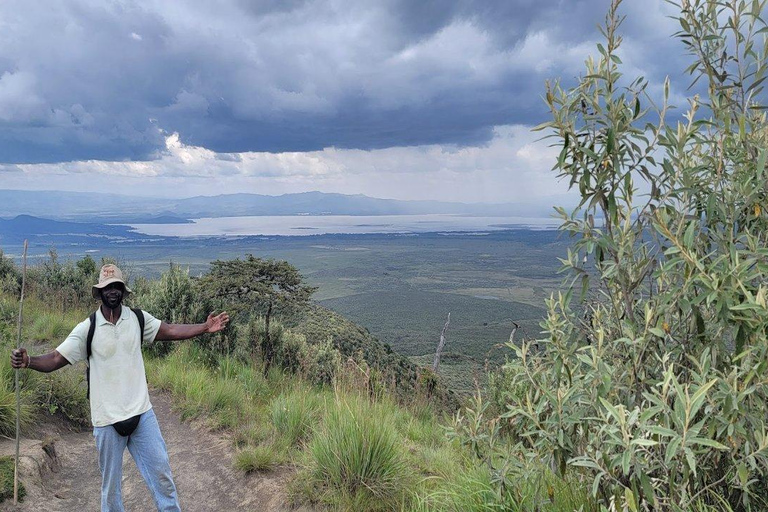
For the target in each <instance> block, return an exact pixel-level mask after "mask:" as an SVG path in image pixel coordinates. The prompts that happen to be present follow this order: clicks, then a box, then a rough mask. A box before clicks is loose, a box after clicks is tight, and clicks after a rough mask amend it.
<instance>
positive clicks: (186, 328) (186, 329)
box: [155, 311, 229, 341]
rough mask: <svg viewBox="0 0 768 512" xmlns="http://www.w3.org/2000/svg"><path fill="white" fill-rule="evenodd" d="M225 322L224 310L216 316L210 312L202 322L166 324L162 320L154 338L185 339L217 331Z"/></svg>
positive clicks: (167, 339) (226, 315)
mask: <svg viewBox="0 0 768 512" xmlns="http://www.w3.org/2000/svg"><path fill="white" fill-rule="evenodd" d="M227 323H229V315H228V314H227V313H226V311H225V312H224V313H220V314H218V315H216V316H214V315H213V313H211V314H210V315H208V319H207V320H206V321H205V323H202V324H167V323H165V322H162V323H161V324H160V329H159V330H158V331H157V336H155V339H156V340H160V341H177V340H186V339H189V338H194V337H195V336H200V335H201V334H205V333H213V332H219V331H220V330H222V329H223V328H225V327H226V326H227Z"/></svg>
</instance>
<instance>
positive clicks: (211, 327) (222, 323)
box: [205, 311, 229, 333]
mask: <svg viewBox="0 0 768 512" xmlns="http://www.w3.org/2000/svg"><path fill="white" fill-rule="evenodd" d="M228 323H229V315H228V314H227V312H226V311H224V312H222V313H220V314H218V315H216V316H213V313H211V314H210V315H208V319H207V320H206V321H205V332H208V333H213V332H219V331H220V330H222V329H224V328H225V327H226V326H227V324H228Z"/></svg>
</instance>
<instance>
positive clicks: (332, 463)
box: [309, 397, 409, 510]
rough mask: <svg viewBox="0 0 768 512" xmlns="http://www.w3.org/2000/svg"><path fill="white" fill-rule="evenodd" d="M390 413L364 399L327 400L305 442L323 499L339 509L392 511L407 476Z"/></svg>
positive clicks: (400, 497)
mask: <svg viewBox="0 0 768 512" xmlns="http://www.w3.org/2000/svg"><path fill="white" fill-rule="evenodd" d="M390 418H391V417H389V416H386V415H382V414H381V413H380V411H379V410H378V408H377V407H376V405H375V404H371V403H370V402H367V401H366V400H365V399H360V398H353V397H350V398H348V399H346V400H345V399H340V400H337V401H336V402H335V403H333V404H330V406H329V408H328V410H327V411H326V414H325V423H324V426H323V429H322V430H321V431H319V432H317V433H316V434H315V436H314V437H313V439H312V441H311V442H310V445H309V452H310V462H309V464H310V475H311V479H312V480H313V481H314V483H315V485H316V486H317V487H318V489H319V490H320V492H321V493H322V494H323V495H324V500H325V501H329V502H335V503H336V504H337V505H339V506H340V507H343V508H348V509H352V508H356V509H357V510H392V509H393V508H395V505H396V504H397V503H399V502H400V501H401V500H402V499H403V495H402V492H403V489H404V488H405V487H406V485H405V481H406V480H407V479H408V478H409V474H408V473H409V470H408V466H407V464H406V459H405V454H404V453H403V451H402V445H401V443H400V441H399V437H398V435H397V430H396V428H395V426H394V424H393V423H392V421H391V419H390Z"/></svg>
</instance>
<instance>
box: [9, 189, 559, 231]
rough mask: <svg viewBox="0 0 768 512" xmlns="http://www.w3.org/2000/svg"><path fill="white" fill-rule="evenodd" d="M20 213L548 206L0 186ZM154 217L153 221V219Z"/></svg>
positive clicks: (456, 210)
mask: <svg viewBox="0 0 768 512" xmlns="http://www.w3.org/2000/svg"><path fill="white" fill-rule="evenodd" d="M20 214H27V215H32V216H35V217H45V218H49V219H52V220H77V221H81V222H82V221H91V222H98V223H110V222H121V223H123V222H127V223H134V224H138V223H148V222H153V219H157V218H163V219H164V220H171V221H172V222H188V221H189V219H193V218H201V217H240V216H267V215H361V216H363V215H367V216H371V215H372V216H375V215H421V214H456V215H470V216H518V217H542V216H548V215H549V214H550V210H549V208H548V207H547V208H544V207H542V206H540V205H533V204H525V203H462V202H448V201H437V200H432V199H427V200H400V199H383V198H376V197H370V196H366V195H363V194H353V195H350V194H340V193H326V192H318V191H310V192H298V193H289V194H282V195H277V196H270V195H265V194H251V193H236V194H219V195H216V196H193V197H188V198H181V199H178V198H150V197H140V196H128V195H120V194H96V193H86V192H63V191H24V190H2V189H0V218H9V217H11V218H12V217H16V216H17V215H20ZM155 222H156V221H155Z"/></svg>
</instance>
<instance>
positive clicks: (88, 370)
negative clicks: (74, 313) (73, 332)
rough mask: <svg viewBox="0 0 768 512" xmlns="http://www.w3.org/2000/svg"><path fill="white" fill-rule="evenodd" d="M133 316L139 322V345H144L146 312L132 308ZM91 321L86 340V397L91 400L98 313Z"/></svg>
mask: <svg viewBox="0 0 768 512" xmlns="http://www.w3.org/2000/svg"><path fill="white" fill-rule="evenodd" d="M131 311H133V314H134V315H136V318H137V319H138V320H139V345H143V344H144V312H143V311H142V310H141V309H139V308H131ZM89 318H90V320H91V326H90V327H88V337H87V338H86V339H85V350H86V352H87V354H88V357H87V359H88V360H87V361H86V363H87V366H86V367H85V381H86V382H87V383H88V392H87V393H86V395H85V397H86V398H87V399H89V400H90V398H91V354H92V352H91V345H93V333H94V332H96V312H95V311H94V312H93V313H91V316H90V317H89Z"/></svg>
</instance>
